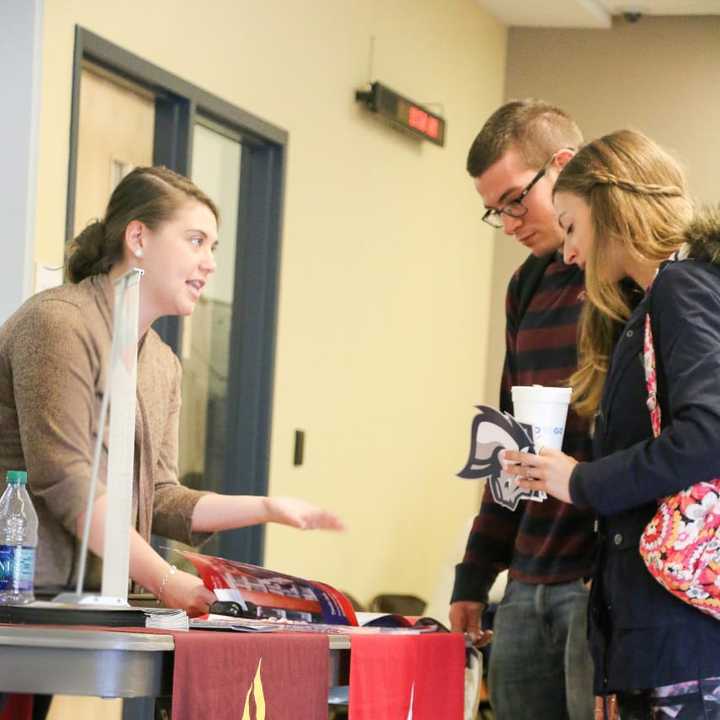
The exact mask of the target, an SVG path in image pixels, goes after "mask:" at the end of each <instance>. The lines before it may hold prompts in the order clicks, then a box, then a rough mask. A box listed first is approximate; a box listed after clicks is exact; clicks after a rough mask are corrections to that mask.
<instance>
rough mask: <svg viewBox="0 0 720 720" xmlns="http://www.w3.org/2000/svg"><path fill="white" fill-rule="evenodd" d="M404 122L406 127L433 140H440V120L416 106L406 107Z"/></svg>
mask: <svg viewBox="0 0 720 720" xmlns="http://www.w3.org/2000/svg"><path fill="white" fill-rule="evenodd" d="M407 108H408V109H407V118H406V122H407V124H408V127H410V128H412V129H413V130H417V131H418V132H420V133H422V134H423V135H427V137H429V138H431V139H433V140H436V141H438V140H442V138H441V132H442V131H441V124H440V119H439V118H437V117H435V116H434V115H431V114H430V113H429V112H427V110H423V109H422V108H421V107H418V106H417V105H408V106H407Z"/></svg>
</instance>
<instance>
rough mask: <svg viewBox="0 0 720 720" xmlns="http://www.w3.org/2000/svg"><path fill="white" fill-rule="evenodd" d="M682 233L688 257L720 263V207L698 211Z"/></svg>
mask: <svg viewBox="0 0 720 720" xmlns="http://www.w3.org/2000/svg"><path fill="white" fill-rule="evenodd" d="M683 235H684V236H685V243H686V247H687V255H688V257H691V258H695V259H696V260H704V261H706V262H710V263H713V264H714V265H720V207H707V208H703V209H702V210H700V211H698V212H697V213H696V215H695V217H694V218H693V219H692V220H691V221H690V223H689V224H688V226H687V228H686V229H685V232H684V233H683Z"/></svg>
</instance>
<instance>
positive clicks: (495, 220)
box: [482, 155, 555, 228]
mask: <svg viewBox="0 0 720 720" xmlns="http://www.w3.org/2000/svg"><path fill="white" fill-rule="evenodd" d="M554 158H555V156H554V155H553V156H552V157H551V158H550V160H548V161H547V162H546V163H545V165H543V166H542V168H540V170H538V173H537V175H535V177H534V178H533V179H532V180H531V181H530V182H529V183H528V184H527V185H526V186H525V187H524V188H523V190H522V192H521V193H520V194H519V195H518V196H517V197H516V198H515V199H514V200H511V201H510V202H509V203H507V204H505V205H503V206H502V207H501V208H497V209H496V208H490V209H489V210H488V211H487V212H486V213H485V214H484V215H483V216H482V220H483V222H485V223H487V224H488V225H490V226H492V227H494V228H501V227H502V226H503V221H502V216H503V215H508V216H509V217H512V218H519V217H522V216H523V215H525V214H526V213H527V208H526V207H525V206H524V205H523V200H524V199H525V198H526V197H527V196H528V193H529V192H530V191H531V190H532V189H533V187H534V186H535V184H536V183H537V182H538V181H539V180H540V179H541V178H542V177H544V175H545V173H546V172H547V169H548V167H550V163H551V162H552V161H553V159H554Z"/></svg>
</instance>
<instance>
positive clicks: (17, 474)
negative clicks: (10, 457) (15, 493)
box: [5, 470, 27, 485]
mask: <svg viewBox="0 0 720 720" xmlns="http://www.w3.org/2000/svg"><path fill="white" fill-rule="evenodd" d="M5 479H6V480H7V481H8V483H10V484H11V485H26V484H27V472H25V470H8V471H7V473H6V474H5Z"/></svg>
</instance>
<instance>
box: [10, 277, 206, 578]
mask: <svg viewBox="0 0 720 720" xmlns="http://www.w3.org/2000/svg"><path fill="white" fill-rule="evenodd" d="M113 296H114V294H113V287H112V283H111V281H110V279H109V278H108V276H107V275H96V276H93V277H89V278H87V279H85V280H83V281H82V282H80V283H78V284H77V285H64V286H62V287H59V288H53V289H51V290H47V291H45V292H42V293H39V294H37V295H35V296H33V297H31V298H30V299H29V300H28V301H27V302H25V303H24V304H23V305H22V307H20V309H19V310H17V312H15V313H14V314H13V315H12V317H10V318H9V319H8V320H7V322H6V323H5V324H4V325H3V326H2V328H0V471H2V478H4V475H5V471H6V470H27V472H28V486H29V489H30V493H31V496H32V500H33V503H34V505H35V509H36V510H37V513H38V518H39V521H40V527H39V542H38V555H37V565H36V570H35V585H36V587H47V586H63V587H67V586H70V585H72V583H73V582H74V577H75V572H76V561H77V557H76V553H77V550H78V547H79V544H80V543H79V540H78V539H77V538H76V535H75V530H76V523H77V518H78V514H79V513H81V512H82V511H83V510H84V508H85V502H86V499H87V493H88V488H89V482H90V468H91V463H92V453H93V445H94V442H95V438H96V437H97V426H98V415H99V411H100V402H101V398H102V393H103V390H104V387H105V378H106V373H107V372H108V362H109V358H110V345H111V337H112V307H113ZM180 374H181V370H180V363H179V362H178V360H177V358H176V357H175V355H174V354H173V352H172V351H171V350H170V348H169V347H168V346H167V345H166V344H165V343H163V341H162V340H161V339H160V337H159V336H158V335H157V333H155V331H153V330H149V331H148V332H147V333H146V335H145V336H144V337H143V338H142V340H141V342H140V350H139V354H138V372H137V417H136V422H135V467H134V479H135V487H134V491H133V522H134V525H135V527H136V529H137V530H138V532H139V533H140V535H141V536H142V537H143V538H145V539H146V540H147V539H148V538H149V537H150V533H151V531H152V532H153V533H157V534H159V535H163V536H165V537H168V538H172V539H176V540H180V541H182V542H185V543H188V544H197V543H198V542H199V541H202V540H203V539H205V538H206V537H207V536H206V535H204V534H199V533H195V534H193V533H192V532H191V517H192V513H193V509H194V507H195V504H196V503H197V501H198V500H199V499H200V497H201V496H202V495H203V493H201V492H197V491H195V490H190V489H188V488H184V487H183V486H182V485H180V484H179V482H178V479H177V439H178V419H179V411H180ZM108 426H109V422H108V423H107V424H106V431H105V435H106V437H105V445H104V448H103V454H102V461H101V467H100V483H99V485H98V491H97V492H98V494H97V497H99V496H100V495H102V494H103V493H104V492H105V486H104V482H103V481H104V478H105V475H106V467H107V428H108ZM1 488H2V480H0V489H1ZM108 511H109V512H112V508H108ZM120 540H121V539H120V538H119V539H118V541H120ZM99 566H100V563H99V559H98V558H96V557H95V556H93V555H92V554H91V556H90V559H89V562H88V575H87V578H88V581H87V585H88V586H89V587H93V586H97V584H98V583H99V577H100V571H99Z"/></svg>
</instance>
